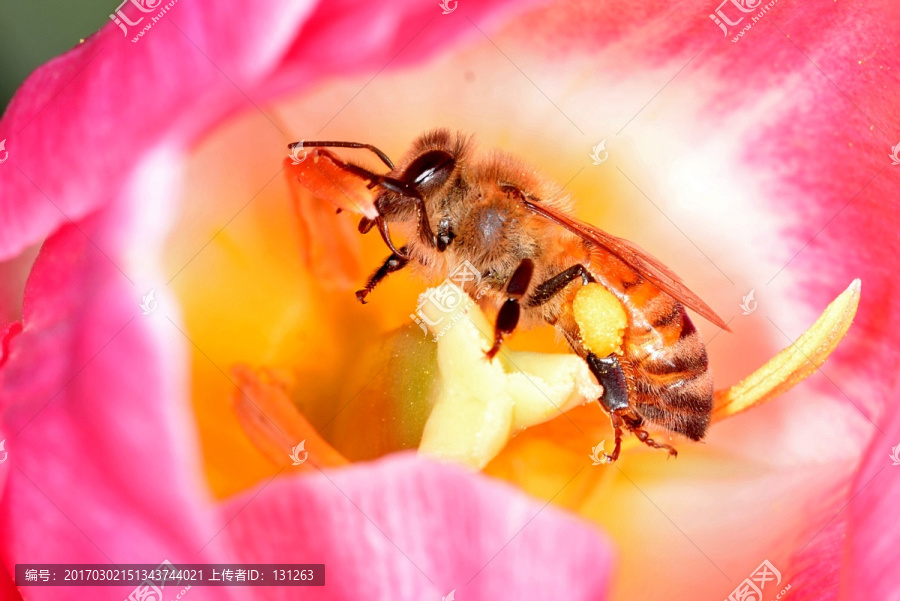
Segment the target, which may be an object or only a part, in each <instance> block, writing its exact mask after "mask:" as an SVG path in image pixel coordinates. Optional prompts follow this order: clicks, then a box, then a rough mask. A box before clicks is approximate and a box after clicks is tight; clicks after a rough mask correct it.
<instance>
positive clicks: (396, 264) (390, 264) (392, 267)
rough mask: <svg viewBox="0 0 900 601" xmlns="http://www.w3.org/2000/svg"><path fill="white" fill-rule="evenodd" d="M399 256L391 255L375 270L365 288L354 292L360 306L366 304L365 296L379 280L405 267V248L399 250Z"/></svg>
mask: <svg viewBox="0 0 900 601" xmlns="http://www.w3.org/2000/svg"><path fill="white" fill-rule="evenodd" d="M399 250H400V253H401V254H393V253H392V254H391V256H389V257H388V258H387V259H386V260H385V261H384V263H383V264H382V265H381V267H379V268H378V269H377V270H375V273H373V274H372V275H371V276H370V277H369V281H368V282H366V287H365V288H363V289H362V290H357V291H356V300H358V301H359V302H361V303H362V304H364V305H365V304H366V296H367V295H368V294H369V293H370V292H372V290H374V289H375V286H377V285H378V284H379V283H381V280H383V279H384V278H386V277H387V275H388V274H389V273H394V272H395V271H399V270H401V269H403V268H404V267H406V264H407V263H409V259H408V258H407V257H406V247H405V246H404V247H402V248H400V249H399Z"/></svg>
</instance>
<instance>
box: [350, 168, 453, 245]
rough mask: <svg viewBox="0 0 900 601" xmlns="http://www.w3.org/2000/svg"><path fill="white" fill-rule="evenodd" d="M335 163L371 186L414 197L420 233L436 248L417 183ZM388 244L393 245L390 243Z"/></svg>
mask: <svg viewBox="0 0 900 601" xmlns="http://www.w3.org/2000/svg"><path fill="white" fill-rule="evenodd" d="M335 164H336V165H337V166H338V167H340V168H341V169H343V170H344V171H349V172H350V173H352V174H353V175H356V176H357V177H361V178H363V179H365V180H368V181H369V184H368V187H369V188H373V187H375V186H381V187H382V188H384V189H385V190H390V191H391V192H394V193H396V194H399V195H401V196H405V197H406V198H410V199H412V200H413V201H414V202H415V204H416V211H417V212H418V213H419V235H420V236H421V237H422V239H423V240H424V241H425V242H426V243H427V244H430V245H431V246H432V247H435V248H436V247H437V246H438V238H437V236H435V235H434V232H433V231H432V230H431V221H429V219H428V212H427V211H426V210H425V201H424V200H423V199H422V195H421V194H420V193H419V190H418V188H416V187H415V185H413V184H411V183H409V182H405V181H403V180H400V179H397V178H394V177H388V176H386V175H379V174H377V173H375V172H373V171H369V170H368V169H365V168H363V167H360V166H359V165H354V164H352V163H344V162H341V161H339V160H335ZM376 208H378V209H379V210H380V209H381V208H382V207H378V206H377V205H376ZM378 219H381V220H382V221H383V219H384V217H383V215H379V216H378V217H376V222H377V220H378ZM378 225H379V227H382V226H381V224H380V223H379V224H378ZM360 227H362V224H360ZM386 227H387V226H384V227H382V237H385V242H387V241H388V240H389V239H390V238H389V237H388V236H386V235H385V233H384V231H385V229H386ZM388 246H391V245H390V244H389V245H388ZM445 248H446V247H445ZM391 251H392V252H394V253H395V254H396V251H394V249H393V248H391Z"/></svg>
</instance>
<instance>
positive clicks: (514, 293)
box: [485, 259, 534, 361]
mask: <svg viewBox="0 0 900 601" xmlns="http://www.w3.org/2000/svg"><path fill="white" fill-rule="evenodd" d="M532 275H534V262H533V261H532V260H531V259H522V262H521V263H519V266H518V267H516V270H515V271H514V272H513V274H512V276H510V278H509V281H507V282H506V296H507V299H506V302H505V303H503V305H502V306H501V307H500V311H499V312H498V313H497V321H496V322H495V323H494V344H493V345H492V346H491V348H490V349H489V350H488V351H487V352H486V353H485V354H486V355H487V358H488V360H489V361H490V360H491V359H493V358H494V356H495V355H496V354H497V353H498V352H499V351H500V345H501V344H503V338H504V336H507V335H509V334H512V333H513V331H514V330H515V329H516V326H517V325H519V315H520V313H521V307H520V306H519V300H520V299H521V298H522V297H523V296H525V292H527V291H528V286H529V284H531V276H532Z"/></svg>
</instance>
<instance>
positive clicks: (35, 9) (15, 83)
mask: <svg viewBox="0 0 900 601" xmlns="http://www.w3.org/2000/svg"><path fill="white" fill-rule="evenodd" d="M120 1H121V0H104V1H103V2H100V1H99V0H78V1H77V2H72V1H71V0H70V1H68V2H67V1H64V0H0V111H6V105H7V104H9V100H10V98H12V95H13V93H14V92H15V91H16V89H17V88H18V87H19V86H20V85H21V84H22V81H23V80H24V79H25V78H26V77H28V75H29V74H30V73H31V72H32V71H34V70H35V69H36V68H37V67H39V66H40V65H42V64H44V63H45V62H47V61H48V60H50V59H51V58H53V57H54V56H57V55H59V54H62V53H63V52H65V51H66V50H68V49H69V48H71V47H73V46H75V45H77V44H78V40H79V39H80V38H84V37H87V36H89V35H90V34H92V33H94V32H95V31H97V30H98V29H100V27H102V26H103V25H105V24H106V23H108V22H109V15H110V13H112V12H113V11H114V10H115V9H116V7H117V6H118V4H119V2H120Z"/></svg>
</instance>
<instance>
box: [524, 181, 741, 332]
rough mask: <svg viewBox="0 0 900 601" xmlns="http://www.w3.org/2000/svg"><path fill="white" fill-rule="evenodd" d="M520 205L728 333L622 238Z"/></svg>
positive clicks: (543, 207) (561, 215) (675, 279)
mask: <svg viewBox="0 0 900 601" xmlns="http://www.w3.org/2000/svg"><path fill="white" fill-rule="evenodd" d="M524 202H525V206H527V207H528V209H529V210H531V211H533V212H535V213H537V214H538V215H542V216H543V217H546V218H547V219H549V220H550V221H553V222H555V223H558V224H559V225H561V226H563V227H564V228H566V229H567V230H569V231H570V232H572V233H573V234H576V235H578V236H580V237H581V238H582V239H584V240H586V241H588V242H590V243H592V244H593V245H594V246H597V247H599V248H601V249H602V250H605V251H606V252H608V253H610V254H611V255H613V256H615V257H618V258H619V259H621V260H622V261H624V262H625V264H626V265H628V266H629V267H631V268H632V269H633V270H634V271H636V272H637V273H638V274H640V275H641V276H642V277H644V278H646V279H647V280H649V281H650V282H652V283H653V285H654V286H656V287H657V288H659V289H660V290H662V291H663V292H665V293H666V294H668V295H669V296H671V297H672V298H674V299H675V300H677V301H679V302H681V303H682V304H683V305H685V306H686V307H688V308H690V309H693V310H694V311H696V312H697V313H698V314H700V315H702V316H703V317H705V318H706V319H708V320H709V321H710V322H712V323H714V324H716V325H717V326H719V327H720V328H722V329H723V330H727V331H729V332H730V331H731V329H730V328H729V327H728V325H727V324H726V323H725V321H724V320H723V319H722V318H721V317H719V316H718V315H716V312H715V311H713V310H712V307H710V306H709V305H707V304H706V303H704V302H703V301H702V300H701V299H700V297H699V296H697V295H696V294H694V293H693V292H691V291H690V290H689V289H688V287H687V286H685V284H684V282H683V281H681V278H679V277H678V276H677V275H676V274H675V272H673V271H672V270H671V269H669V268H668V267H666V266H665V265H664V264H663V263H662V261H660V260H659V259H657V258H656V257H653V256H651V255H650V254H649V253H647V252H646V251H644V250H642V249H641V248H640V247H639V246H637V245H636V244H634V243H632V242H629V241H628V240H625V239H623V238H618V237H616V236H613V235H612V234H607V233H606V232H604V231H603V230H601V229H598V228H596V227H594V226H592V225H590V224H588V223H585V222H584V221H581V220H579V219H576V218H575V217H572V216H571V215H566V214H565V213H563V212H561V211H558V210H556V209H553V208H550V207H548V206H546V205H544V204H541V203H536V202H532V201H530V200H527V199H526V200H525V201H524Z"/></svg>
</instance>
